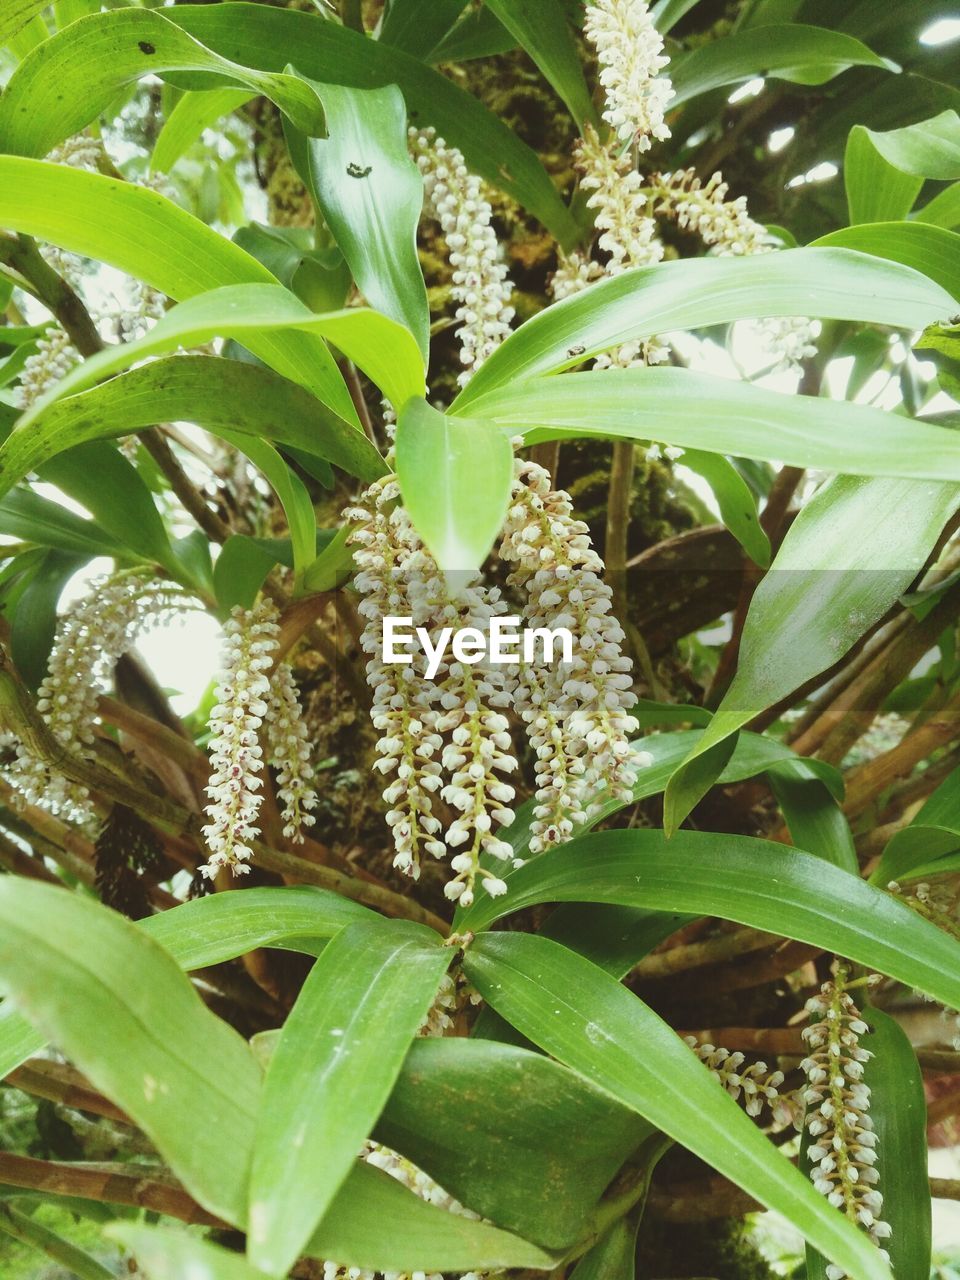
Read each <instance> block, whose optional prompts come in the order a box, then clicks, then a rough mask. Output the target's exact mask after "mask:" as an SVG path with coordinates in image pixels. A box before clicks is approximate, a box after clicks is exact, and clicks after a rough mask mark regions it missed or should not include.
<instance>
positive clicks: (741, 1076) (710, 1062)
mask: <svg viewBox="0 0 960 1280" xmlns="http://www.w3.org/2000/svg"><path fill="white" fill-rule="evenodd" d="M684 1039H685V1040H686V1042H687V1044H688V1045H689V1046H690V1048H691V1049H692V1050H693V1051H694V1053H695V1054H696V1055H697V1057H698V1058H699V1059H700V1061H701V1062H702V1063H703V1064H704V1066H706V1067H708V1068H709V1070H710V1071H711V1073H712V1074H713V1075H714V1076H715V1077H716V1079H717V1080H718V1081H719V1083H720V1084H721V1085H723V1087H724V1089H725V1090H726V1091H727V1093H729V1094H730V1096H731V1098H733V1099H735V1100H738V1099H739V1098H740V1097H741V1096H742V1097H743V1105H744V1110H745V1111H746V1113H747V1115H748V1116H753V1117H754V1118H757V1117H758V1116H760V1115H761V1113H762V1112H763V1108H764V1107H765V1106H766V1107H769V1108H770V1110H771V1112H772V1113H773V1117H774V1119H775V1120H776V1121H778V1122H779V1123H782V1124H787V1123H789V1121H790V1119H791V1118H792V1112H791V1109H790V1107H789V1104H788V1103H787V1101H786V1099H785V1098H783V1097H782V1096H781V1094H780V1086H781V1085H782V1084H783V1072H782V1071H768V1070H767V1064H766V1063H765V1062H754V1063H751V1064H750V1065H749V1066H744V1065H743V1064H744V1062H745V1061H746V1059H745V1058H744V1055H743V1054H742V1053H731V1052H730V1050H729V1049H723V1048H718V1047H717V1046H716V1045H712V1044H698V1043H697V1040H696V1037H695V1036H685V1037H684Z"/></svg>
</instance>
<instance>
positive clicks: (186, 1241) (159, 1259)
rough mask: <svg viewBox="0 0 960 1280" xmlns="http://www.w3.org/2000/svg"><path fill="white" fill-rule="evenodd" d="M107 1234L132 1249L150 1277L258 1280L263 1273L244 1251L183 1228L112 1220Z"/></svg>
mask: <svg viewBox="0 0 960 1280" xmlns="http://www.w3.org/2000/svg"><path fill="white" fill-rule="evenodd" d="M104 1235H105V1236H106V1237H107V1239H108V1240H115V1241H116V1242H117V1244H120V1245H123V1247H124V1248H125V1249H129V1250H130V1252H131V1253H132V1254H133V1256H134V1257H135V1258H136V1260H137V1264H138V1268H139V1270H140V1271H141V1272H142V1273H143V1275H145V1276H147V1278H148V1280H186V1277H189V1280H258V1277H262V1276H263V1272H262V1271H258V1270H257V1269H256V1268H255V1267H251V1266H250V1264H249V1263H248V1262H247V1261H246V1259H245V1258H244V1257H243V1255H242V1254H240V1253H234V1252H233V1251H232V1250H231V1249H224V1248H223V1247H222V1246H221V1245H218V1244H214V1243H213V1242H212V1241H210V1240H204V1239H203V1238H202V1237H200V1236H195V1235H189V1234H188V1233H187V1232H186V1231H185V1230H182V1229H181V1230H179V1231H178V1230H173V1229H171V1228H170V1227H168V1226H163V1227H161V1226H155V1225H151V1224H149V1223H146V1222H112V1223H111V1224H110V1225H109V1226H108V1227H106V1228H105V1229H104Z"/></svg>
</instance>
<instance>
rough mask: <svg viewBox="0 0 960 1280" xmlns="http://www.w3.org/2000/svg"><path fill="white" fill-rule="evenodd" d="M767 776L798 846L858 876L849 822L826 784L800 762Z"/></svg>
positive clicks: (857, 865)
mask: <svg viewBox="0 0 960 1280" xmlns="http://www.w3.org/2000/svg"><path fill="white" fill-rule="evenodd" d="M804 775H806V776H804ZM767 777H768V779H769V781H770V787H771V789H772V791H773V794H774V795H775V796H776V798H777V804H779V806H780V808H781V810H782V811H783V817H784V821H785V822H786V824H787V827H788V828H789V831H790V838H791V840H792V841H793V843H794V844H795V845H796V846H797V848H798V849H809V850H810V851H811V852H813V853H816V854H817V855H818V856H820V857H822V858H826V859H827V861H829V862H832V863H833V865H834V866H835V867H839V868H840V869H841V870H842V871H848V872H849V873H850V874H851V875H859V874H860V864H859V862H858V860H857V850H856V848H855V846H854V843H853V833H852V832H851V830H850V823H849V822H848V821H847V819H846V817H845V815H844V812H843V810H842V809H841V808H840V805H839V804H838V803H837V801H836V799H835V798H834V797H833V796H832V795H831V794H830V791H829V790H828V788H827V787H826V785H825V784H824V783H823V782H822V781H821V780H820V779H819V778H818V777H817V776H816V775H815V774H813V773H811V772H809V771H808V770H807V768H806V766H805V765H804V764H803V763H802V762H800V761H797V763H796V765H795V766H794V769H793V770H792V771H788V770H786V769H784V768H783V767H782V766H778V765H774V766H773V767H772V768H771V769H769V770H768V772H767Z"/></svg>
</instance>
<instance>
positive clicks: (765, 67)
mask: <svg viewBox="0 0 960 1280" xmlns="http://www.w3.org/2000/svg"><path fill="white" fill-rule="evenodd" d="M849 67H882V68H884V69H885V70H887V71H898V70H899V68H898V67H897V64H896V63H895V62H891V61H890V60H889V59H888V58H881V57H880V56H879V55H878V54H876V53H874V52H873V51H872V50H870V49H868V48H867V46H866V45H865V44H862V43H861V42H860V41H859V40H856V39H855V38H854V37H853V36H848V35H844V34H843V33H842V32H840V31H828V30H827V29H826V28H825V27H807V26H802V25H801V24H800V23H796V22H791V23H789V24H779V25H777V26H770V27H750V28H748V29H747V30H745V31H737V32H735V33H734V34H733V35H728V36H724V38H723V39H722V40H714V41H711V42H709V43H708V44H703V45H701V46H700V47H699V48H698V49H693V50H692V51H691V52H690V53H683V54H681V55H680V57H679V58H674V59H673V61H672V62H671V63H670V79H671V80H672V81H673V87H674V89H675V91H676V97H675V98H674V99H673V100H672V102H671V103H670V106H671V108H672V107H678V106H680V104H681V103H684V102H688V101H689V100H690V99H691V98H695V97H696V96H697V95H698V94H701V93H708V92H709V91H710V90H711V89H719V88H722V87H723V86H725V85H731V84H741V83H743V81H745V80H753V79H754V78H755V77H757V76H764V77H767V78H771V77H772V78H773V79H777V80H792V81H793V82H794V83H795V84H808V85H814V84H824V83H825V82H826V81H827V80H832V79H833V77H834V76H838V75H840V74H841V72H843V71H846V70H847V69H848V68H849Z"/></svg>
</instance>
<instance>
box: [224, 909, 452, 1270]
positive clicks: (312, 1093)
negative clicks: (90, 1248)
mask: <svg viewBox="0 0 960 1280" xmlns="http://www.w3.org/2000/svg"><path fill="white" fill-rule="evenodd" d="M451 958H452V952H451V951H450V949H449V948H448V947H444V946H443V945H442V940H441V939H440V938H439V936H438V935H437V934H435V933H433V932H432V931H431V930H429V929H426V928H424V927H423V926H422V925H413V924H410V923H408V922H406V921H398V920H391V921H378V922H376V923H372V922H371V923H367V922H366V921H364V922H358V923H357V924H352V925H348V926H347V927H346V928H345V929H343V930H342V931H341V932H340V933H339V934H338V935H337V936H336V937H335V938H334V939H333V941H332V942H331V943H330V944H329V945H328V946H327V947H326V948H325V949H324V952H323V954H322V955H321V957H320V959H319V960H318V961H317V962H316V964H315V965H314V966H313V969H312V970H311V972H310V975H309V977H308V978H307V980H306V982H305V983H304V985H303V987H302V989H301V991H300V994H299V996H298V997H297V1002H296V1004H295V1005H294V1007H293V1009H292V1011H291V1013H290V1015H289V1016H288V1018H287V1021H286V1023H285V1024H284V1028H283V1031H282V1033H281V1036H280V1039H279V1041H278V1043H277V1047H276V1051H275V1053H274V1055H273V1057H272V1058H271V1060H270V1066H269V1067H268V1069H267V1074H266V1078H265V1080H264V1085H263V1097H262V1102H261V1107H260V1115H259V1121H258V1124H257V1134H256V1139H255V1141H254V1147H253V1161H252V1166H251V1171H250V1214H249V1219H250V1227H249V1234H248V1240H247V1252H248V1254H249V1257H250V1260H251V1261H252V1262H253V1263H254V1265H255V1266H257V1267H259V1268H260V1270H262V1271H267V1272H268V1273H269V1274H270V1275H275V1276H278V1277H282V1276H285V1275H286V1274H287V1271H288V1270H289V1268H290V1267H291V1266H292V1265H293V1264H294V1262H295V1261H296V1260H297V1258H298V1257H299V1256H300V1254H301V1253H302V1252H303V1249H304V1247H305V1245H306V1243H307V1241H308V1240H309V1239H310V1236H311V1234H312V1233H313V1230H314V1228H315V1227H316V1226H317V1224H318V1223H319V1222H320V1221H321V1220H322V1218H323V1216H324V1214H325V1213H326V1212H327V1209H328V1208H329V1207H330V1205H331V1203H332V1201H333V1199H334V1197H335V1196H336V1194H337V1192H338V1191H339V1190H340V1188H341V1186H342V1185H343V1184H344V1181H345V1179H346V1177H347V1175H348V1174H349V1172H350V1170H351V1168H352V1167H353V1165H354V1163H355V1161H356V1156H357V1152H358V1151H359V1149H360V1147H361V1145H362V1143H363V1140H364V1138H366V1137H367V1136H368V1134H369V1133H370V1130H371V1129H372V1128H373V1125H374V1122H375V1121H376V1118H377V1116H378V1115H379V1114H380V1111H381V1110H382V1109H383V1105H384V1103H385V1102H386V1100H387V1098H388V1097H389V1094H390V1090H391V1089H392V1088H393V1085H394V1082H395V1081H396V1078H397V1076H398V1074H399V1072H400V1068H401V1066H402V1064H403V1059H404V1057H405V1056H406V1053H407V1050H408V1048H409V1047H410V1043H411V1041H412V1040H413V1038H414V1036H415V1035H416V1034H417V1030H418V1028H419V1027H420V1025H421V1023H422V1022H423V1019H424V1018H425V1017H426V1015H427V1012H428V1011H429V1008H430V1005H431V1003H432V1001H433V999H434V996H435V995H436V992H437V988H438V986H439V984H440V980H441V978H442V977H443V975H444V973H445V971H446V969H447V966H448V965H449V963H450V960H451Z"/></svg>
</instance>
